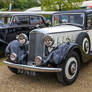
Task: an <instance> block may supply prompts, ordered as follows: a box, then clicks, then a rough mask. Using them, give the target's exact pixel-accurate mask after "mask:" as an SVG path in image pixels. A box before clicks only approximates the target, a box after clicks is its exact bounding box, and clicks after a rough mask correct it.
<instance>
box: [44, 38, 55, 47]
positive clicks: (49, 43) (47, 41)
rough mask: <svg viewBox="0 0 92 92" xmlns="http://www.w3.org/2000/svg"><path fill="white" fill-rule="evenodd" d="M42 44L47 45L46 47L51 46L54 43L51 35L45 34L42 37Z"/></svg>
mask: <svg viewBox="0 0 92 92" xmlns="http://www.w3.org/2000/svg"><path fill="white" fill-rule="evenodd" d="M44 44H45V45H46V46H47V47H51V46H52V45H53V44H54V40H53V38H52V37H51V36H46V37H44Z"/></svg>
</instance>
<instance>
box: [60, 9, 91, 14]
mask: <svg viewBox="0 0 92 92" xmlns="http://www.w3.org/2000/svg"><path fill="white" fill-rule="evenodd" d="M61 13H86V14H89V13H92V9H80V10H71V11H61Z"/></svg>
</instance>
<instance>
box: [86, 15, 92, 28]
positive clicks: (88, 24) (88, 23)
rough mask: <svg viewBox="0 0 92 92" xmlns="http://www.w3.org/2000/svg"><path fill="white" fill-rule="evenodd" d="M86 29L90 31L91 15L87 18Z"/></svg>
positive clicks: (91, 24) (91, 25)
mask: <svg viewBox="0 0 92 92" xmlns="http://www.w3.org/2000/svg"><path fill="white" fill-rule="evenodd" d="M87 27H88V29H92V15H88V16H87Z"/></svg>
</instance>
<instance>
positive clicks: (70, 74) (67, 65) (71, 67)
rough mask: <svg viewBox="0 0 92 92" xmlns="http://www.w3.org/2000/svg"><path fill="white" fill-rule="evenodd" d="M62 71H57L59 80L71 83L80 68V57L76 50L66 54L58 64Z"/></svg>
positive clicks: (67, 83)
mask: <svg viewBox="0 0 92 92" xmlns="http://www.w3.org/2000/svg"><path fill="white" fill-rule="evenodd" d="M60 67H61V68H62V72H59V73H57V78H58V80H59V81H60V82H63V83H64V84H66V85H69V84H72V83H73V82H74V81H75V80H76V78H77V76H78V73H79V70H80V58H79V56H78V54H77V53H76V52H71V53H69V55H68V56H67V58H66V60H65V62H64V63H63V64H62V65H60Z"/></svg>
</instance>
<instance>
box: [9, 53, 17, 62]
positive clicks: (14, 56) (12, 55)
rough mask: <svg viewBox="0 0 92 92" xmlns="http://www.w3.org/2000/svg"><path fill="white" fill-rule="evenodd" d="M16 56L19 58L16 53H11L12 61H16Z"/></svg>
mask: <svg viewBox="0 0 92 92" xmlns="http://www.w3.org/2000/svg"><path fill="white" fill-rule="evenodd" d="M16 58H17V55H16V54H15V53H11V54H10V60H11V61H15V60H16Z"/></svg>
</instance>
